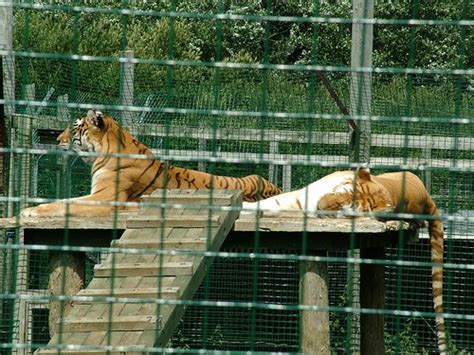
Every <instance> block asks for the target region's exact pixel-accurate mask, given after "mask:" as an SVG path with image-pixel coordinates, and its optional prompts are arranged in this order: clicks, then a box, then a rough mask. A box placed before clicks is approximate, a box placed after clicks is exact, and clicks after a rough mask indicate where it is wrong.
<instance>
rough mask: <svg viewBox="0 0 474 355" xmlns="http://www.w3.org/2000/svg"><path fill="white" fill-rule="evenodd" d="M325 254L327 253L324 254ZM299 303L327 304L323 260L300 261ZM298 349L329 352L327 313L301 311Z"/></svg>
mask: <svg viewBox="0 0 474 355" xmlns="http://www.w3.org/2000/svg"><path fill="white" fill-rule="evenodd" d="M326 255H327V254H326ZM301 269H302V270H301V275H300V304H302V305H311V306H319V307H328V306H329V296H328V273H327V265H326V263H325V262H315V261H307V262H302V263H301ZM300 334H301V335H300V337H301V338H300V349H301V352H302V353H304V354H330V353H331V346H330V341H329V313H328V312H327V311H302V312H301V330H300Z"/></svg>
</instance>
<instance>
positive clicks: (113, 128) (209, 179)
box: [22, 110, 281, 216]
mask: <svg viewBox="0 0 474 355" xmlns="http://www.w3.org/2000/svg"><path fill="white" fill-rule="evenodd" d="M71 133H72V137H71ZM68 135H69V137H68ZM68 138H72V143H71V145H72V149H73V150H75V151H76V152H78V153H81V156H82V157H83V159H84V160H85V161H86V162H89V163H91V164H92V167H91V175H92V184H91V193H90V194H89V195H86V196H81V197H78V198H75V199H69V200H67V201H59V202H55V203H51V204H43V205H39V206H36V207H31V208H28V209H26V210H23V212H22V215H23V216H40V215H49V216H55V215H59V216H63V215H65V214H66V212H67V213H68V214H70V215H81V216H82V215H107V214H110V213H111V212H112V211H113V210H115V209H117V208H119V209H120V207H114V206H113V205H112V204H110V203H109V204H108V205H107V204H97V206H92V207H91V206H87V205H81V204H79V203H77V204H70V205H69V206H68V207H67V209H68V210H67V211H66V202H75V201H76V202H77V201H79V202H81V200H82V201H88V202H104V201H108V202H138V201H139V200H140V197H141V196H142V195H143V194H148V193H151V192H152V191H154V190H156V189H159V188H170V189H173V188H178V189H179V188H181V189H211V188H213V189H235V190H240V191H242V194H243V200H244V201H256V200H258V199H262V198H268V197H271V196H274V195H277V194H279V193H281V189H280V188H279V187H277V186H276V185H274V184H272V183H271V182H270V181H268V180H266V179H264V178H263V177H261V176H258V175H248V176H245V177H243V178H236V177H228V176H218V175H212V174H208V173H205V172H201V171H196V170H191V169H186V168H181V167H176V166H173V165H171V164H168V163H165V162H162V161H160V160H158V159H156V158H155V157H154V155H153V153H152V151H151V150H150V149H149V148H148V147H146V146H145V145H144V144H142V143H141V142H139V141H138V140H137V139H136V138H135V137H133V136H132V135H131V134H130V133H129V132H128V131H127V130H126V129H124V128H122V127H121V126H120V125H119V124H118V123H117V122H116V121H115V120H114V119H113V118H112V117H110V116H106V115H103V114H102V113H100V112H95V111H92V110H90V111H88V113H87V115H86V116H85V117H83V118H80V119H78V120H77V121H76V122H75V124H74V127H73V129H72V132H70V131H69V132H68V129H66V130H64V131H63V132H62V133H61V134H60V135H59V136H58V143H59V145H60V146H62V147H63V148H66V147H69V146H68V145H67V144H66V143H65V142H66V141H67V140H68Z"/></svg>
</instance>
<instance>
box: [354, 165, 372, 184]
mask: <svg viewBox="0 0 474 355" xmlns="http://www.w3.org/2000/svg"><path fill="white" fill-rule="evenodd" d="M357 176H358V177H359V179H361V180H366V181H370V169H369V168H366V167H360V168H357Z"/></svg>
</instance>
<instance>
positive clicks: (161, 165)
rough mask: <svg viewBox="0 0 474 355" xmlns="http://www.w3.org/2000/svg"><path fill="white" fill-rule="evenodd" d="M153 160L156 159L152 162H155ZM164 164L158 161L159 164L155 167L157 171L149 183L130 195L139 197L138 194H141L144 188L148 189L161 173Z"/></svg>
mask: <svg viewBox="0 0 474 355" xmlns="http://www.w3.org/2000/svg"><path fill="white" fill-rule="evenodd" d="M155 161H156V160H154V162H155ZM164 165H165V164H164V163H162V162H161V161H160V166H159V167H158V169H157V171H156V174H155V176H154V177H153V179H152V180H151V181H150V183H149V184H148V185H147V186H146V187H145V188H144V189H142V190H141V191H140V192H139V193H138V194H137V193H135V194H133V195H132V196H133V197H139V196H141V195H143V193H144V192H145V191H146V190H148V189H149V188H150V187H151V186H152V185H153V184H154V183H155V181H156V179H158V177H159V176H160V175H161V173H162V172H163V170H164Z"/></svg>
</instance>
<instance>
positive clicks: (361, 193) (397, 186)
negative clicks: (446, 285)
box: [242, 168, 447, 354]
mask: <svg viewBox="0 0 474 355" xmlns="http://www.w3.org/2000/svg"><path fill="white" fill-rule="evenodd" d="M354 180H355V181H354ZM258 208H259V209H261V210H263V211H264V212H265V211H278V210H301V209H305V210H307V211H308V212H309V213H311V212H313V213H314V212H316V211H318V210H321V211H322V210H326V211H327V210H329V211H344V210H350V209H352V208H354V209H355V210H356V211H359V212H394V213H398V212H401V213H407V214H412V215H415V216H416V215H431V216H433V218H432V219H430V220H429V221H428V225H429V232H430V237H431V260H432V262H433V263H434V265H433V268H432V292H433V306H434V310H435V312H436V324H437V336H438V349H439V351H440V353H441V354H446V352H447V345H446V330H445V324H444V318H443V268H442V265H441V264H442V263H443V249H444V246H443V234H444V231H443V223H442V221H441V220H440V217H439V214H440V213H439V211H438V208H437V207H436V204H435V202H434V201H433V199H432V198H431V196H430V194H429V193H428V191H427V190H426V188H425V186H424V184H423V182H422V181H421V180H420V179H419V178H418V177H417V176H416V175H415V174H413V173H410V172H394V173H387V174H381V175H377V176H374V175H371V174H370V171H369V169H367V168H360V169H358V170H357V172H354V171H337V172H335V173H332V174H330V175H327V176H325V177H323V178H322V179H319V180H317V181H315V182H313V183H311V184H309V185H308V186H307V187H305V188H303V189H300V190H297V191H292V192H288V193H284V194H281V195H278V196H274V197H271V198H269V199H266V200H262V201H259V202H253V203H248V202H244V203H243V205H242V210H243V211H245V210H247V211H249V210H250V211H252V210H257V209H258Z"/></svg>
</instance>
